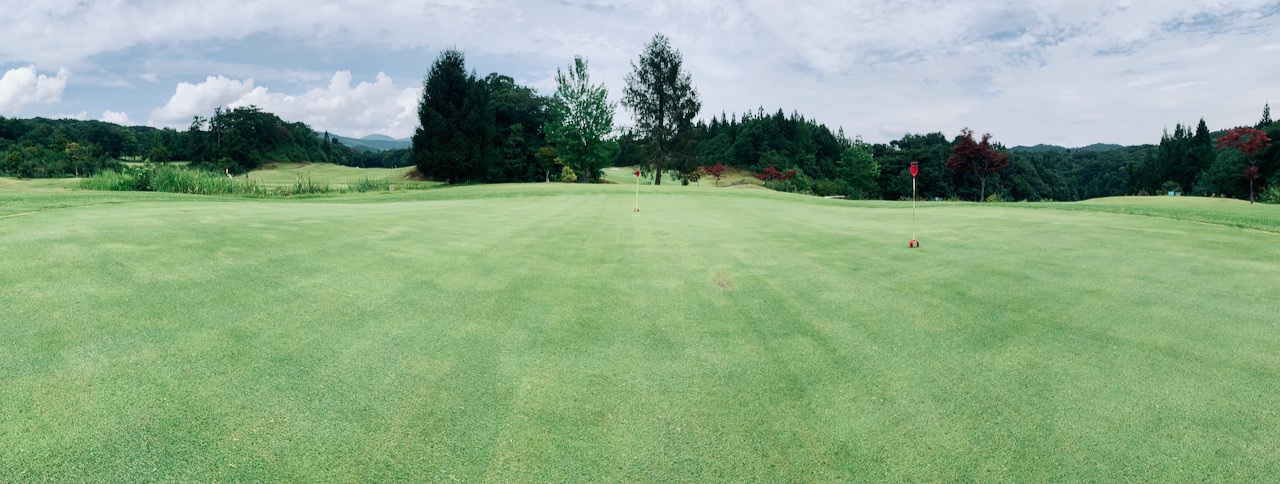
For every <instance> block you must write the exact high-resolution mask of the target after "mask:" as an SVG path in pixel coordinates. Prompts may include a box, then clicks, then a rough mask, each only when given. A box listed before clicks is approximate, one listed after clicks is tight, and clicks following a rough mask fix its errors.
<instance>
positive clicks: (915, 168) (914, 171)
mask: <svg viewBox="0 0 1280 484" xmlns="http://www.w3.org/2000/svg"><path fill="white" fill-rule="evenodd" d="M919 174H920V162H918V161H913V162H911V242H909V243H907V247H909V248H916V247H920V242H919V241H917V240H916V175H919Z"/></svg>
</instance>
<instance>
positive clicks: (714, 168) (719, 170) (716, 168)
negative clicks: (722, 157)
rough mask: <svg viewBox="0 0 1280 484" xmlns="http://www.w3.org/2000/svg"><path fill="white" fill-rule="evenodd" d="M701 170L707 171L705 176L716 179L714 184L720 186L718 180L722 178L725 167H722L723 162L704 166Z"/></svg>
mask: <svg viewBox="0 0 1280 484" xmlns="http://www.w3.org/2000/svg"><path fill="white" fill-rule="evenodd" d="M703 170H704V171H706V172H707V176H710V177H711V178H715V179H716V186H720V180H721V179H723V178H724V174H725V171H727V168H725V167H724V163H716V164H714V165H711V166H708V167H704V168H703Z"/></svg>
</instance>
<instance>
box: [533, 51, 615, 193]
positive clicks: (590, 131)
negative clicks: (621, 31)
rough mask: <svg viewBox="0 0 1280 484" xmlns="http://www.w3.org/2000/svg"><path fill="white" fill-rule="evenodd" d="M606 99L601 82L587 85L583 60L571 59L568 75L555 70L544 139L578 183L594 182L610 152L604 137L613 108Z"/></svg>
mask: <svg viewBox="0 0 1280 484" xmlns="http://www.w3.org/2000/svg"><path fill="white" fill-rule="evenodd" d="M608 97H609V91H608V90H607V89H605V86H604V83H601V84H599V85H596V86H593V85H591V77H590V75H589V73H588V72H587V61H586V59H583V58H582V57H580V56H579V57H574V58H573V65H571V66H569V69H568V73H565V72H561V71H560V69H559V68H556V93H555V94H554V95H553V96H552V97H551V119H550V121H548V122H547V124H546V133H547V139H548V141H551V142H552V143H555V145H556V152H557V153H558V154H559V156H560V159H561V160H563V161H564V163H566V164H568V165H569V166H571V167H573V169H574V171H575V172H576V173H577V174H578V175H579V176H580V177H581V179H582V181H586V182H590V181H594V180H596V179H598V178H599V176H600V170H602V169H603V168H604V167H605V166H606V165H607V164H608V162H609V154H610V152H611V151H612V150H613V148H612V147H611V146H610V143H609V140H608V139H607V137H608V136H609V135H610V134H611V133H613V113H614V110H615V105H614V104H613V103H610V102H609V98H608Z"/></svg>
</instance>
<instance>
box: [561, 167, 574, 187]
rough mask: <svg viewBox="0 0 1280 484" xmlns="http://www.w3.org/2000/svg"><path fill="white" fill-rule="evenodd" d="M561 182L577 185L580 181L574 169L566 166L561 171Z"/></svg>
mask: <svg viewBox="0 0 1280 484" xmlns="http://www.w3.org/2000/svg"><path fill="white" fill-rule="evenodd" d="M560 181H562V182H565V183H576V182H577V181H578V174H577V173H574V172H573V168H569V167H568V166H566V167H564V169H562V170H560Z"/></svg>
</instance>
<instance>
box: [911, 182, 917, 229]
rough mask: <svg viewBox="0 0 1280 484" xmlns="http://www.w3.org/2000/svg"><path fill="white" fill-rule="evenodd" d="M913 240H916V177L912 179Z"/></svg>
mask: <svg viewBox="0 0 1280 484" xmlns="http://www.w3.org/2000/svg"><path fill="white" fill-rule="evenodd" d="M911 240H916V177H914V176H913V177H911Z"/></svg>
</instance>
